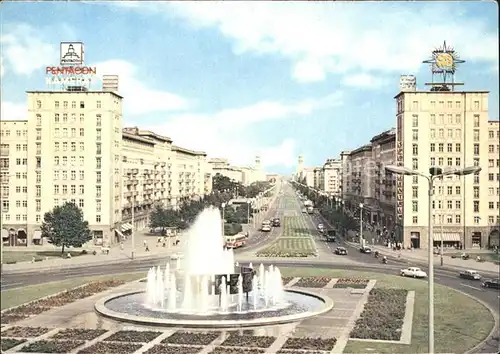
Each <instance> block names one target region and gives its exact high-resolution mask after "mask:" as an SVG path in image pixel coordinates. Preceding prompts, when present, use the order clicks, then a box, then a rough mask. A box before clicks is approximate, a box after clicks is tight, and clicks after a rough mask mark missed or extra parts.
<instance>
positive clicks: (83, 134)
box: [80, 128, 85, 136]
mask: <svg viewBox="0 0 500 354" xmlns="http://www.w3.org/2000/svg"><path fill="white" fill-rule="evenodd" d="M80 136H85V129H83V128H80Z"/></svg>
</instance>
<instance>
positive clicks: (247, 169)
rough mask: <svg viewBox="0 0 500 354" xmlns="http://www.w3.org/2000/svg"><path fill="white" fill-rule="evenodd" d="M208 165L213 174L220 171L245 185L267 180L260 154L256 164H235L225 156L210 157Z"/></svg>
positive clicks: (256, 158)
mask: <svg viewBox="0 0 500 354" xmlns="http://www.w3.org/2000/svg"><path fill="white" fill-rule="evenodd" d="M208 165H209V168H210V171H211V173H212V175H215V174H217V173H220V174H221V175H223V176H226V177H228V178H230V179H231V180H234V181H236V182H238V183H241V184H243V185H244V186H249V185H250V184H252V183H254V182H258V181H265V180H266V174H265V172H264V170H263V168H262V165H261V161H260V157H259V156H256V157H255V164H254V166H233V165H231V164H230V163H229V160H227V159H223V158H213V159H210V160H209V161H208Z"/></svg>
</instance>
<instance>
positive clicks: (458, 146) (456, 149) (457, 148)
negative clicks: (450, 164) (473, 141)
mask: <svg viewBox="0 0 500 354" xmlns="http://www.w3.org/2000/svg"><path fill="white" fill-rule="evenodd" d="M461 150H462V145H461V144H460V143H456V144H455V152H461Z"/></svg>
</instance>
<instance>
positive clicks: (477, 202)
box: [473, 200, 479, 213]
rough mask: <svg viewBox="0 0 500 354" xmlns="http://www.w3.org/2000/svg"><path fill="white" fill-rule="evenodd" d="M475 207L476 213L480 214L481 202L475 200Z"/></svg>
mask: <svg viewBox="0 0 500 354" xmlns="http://www.w3.org/2000/svg"><path fill="white" fill-rule="evenodd" d="M473 206H474V213H479V200H474V202H473Z"/></svg>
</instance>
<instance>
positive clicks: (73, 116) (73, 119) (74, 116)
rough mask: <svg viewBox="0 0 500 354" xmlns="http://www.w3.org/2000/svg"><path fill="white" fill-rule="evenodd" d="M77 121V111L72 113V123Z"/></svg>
mask: <svg viewBox="0 0 500 354" xmlns="http://www.w3.org/2000/svg"><path fill="white" fill-rule="evenodd" d="M75 122H76V113H71V123H75Z"/></svg>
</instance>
